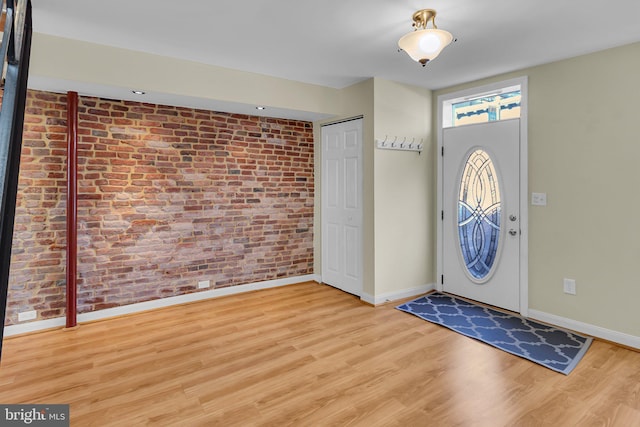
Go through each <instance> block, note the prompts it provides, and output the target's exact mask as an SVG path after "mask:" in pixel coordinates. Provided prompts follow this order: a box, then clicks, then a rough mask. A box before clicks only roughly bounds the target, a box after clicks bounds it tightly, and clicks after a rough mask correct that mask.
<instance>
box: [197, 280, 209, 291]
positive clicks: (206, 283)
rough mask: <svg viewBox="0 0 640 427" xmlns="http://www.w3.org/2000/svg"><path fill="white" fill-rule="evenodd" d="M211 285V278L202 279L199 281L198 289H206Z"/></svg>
mask: <svg viewBox="0 0 640 427" xmlns="http://www.w3.org/2000/svg"><path fill="white" fill-rule="evenodd" d="M210 286H211V282H210V281H209V280H200V281H199V282H198V289H204V288H208V287H210Z"/></svg>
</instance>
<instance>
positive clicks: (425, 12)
mask: <svg viewBox="0 0 640 427" xmlns="http://www.w3.org/2000/svg"><path fill="white" fill-rule="evenodd" d="M435 19H436V11H435V10H433V9H422V10H419V11H417V12H416V13H414V14H413V26H414V27H415V28H416V29H417V30H420V29H422V30H424V29H426V28H427V23H428V22H429V21H431V23H432V24H433V28H438V27H436V21H435Z"/></svg>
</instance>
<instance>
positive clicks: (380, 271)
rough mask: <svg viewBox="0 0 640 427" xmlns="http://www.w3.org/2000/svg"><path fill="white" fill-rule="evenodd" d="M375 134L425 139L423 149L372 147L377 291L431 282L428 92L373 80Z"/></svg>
mask: <svg viewBox="0 0 640 427" xmlns="http://www.w3.org/2000/svg"><path fill="white" fill-rule="evenodd" d="M374 91H375V94H374V110H375V122H374V134H375V137H376V138H381V139H384V138H385V136H388V137H389V138H391V140H393V139H394V138H396V137H397V138H399V141H402V140H403V139H404V138H407V141H408V142H411V141H413V140H414V138H415V142H416V143H417V142H419V141H421V140H422V141H423V143H424V150H423V152H422V153H421V154H418V153H417V152H411V151H394V150H383V149H375V150H374V154H375V155H374V170H375V175H374V178H373V188H374V200H375V202H374V211H375V231H374V233H375V248H376V251H375V278H376V287H375V291H376V294H375V295H384V294H393V293H398V292H399V291H402V290H403V289H410V288H416V287H420V286H424V285H428V284H432V283H433V277H434V276H435V272H434V259H435V256H434V252H433V244H432V242H433V240H434V239H435V235H434V233H433V229H432V226H431V224H434V222H435V220H434V212H435V205H434V202H435V194H434V192H433V186H432V185H431V183H432V182H433V177H432V174H431V172H432V170H433V168H432V165H433V164H435V161H436V160H435V157H434V156H433V154H434V150H433V141H434V140H435V138H432V134H433V132H432V130H431V91H430V90H428V89H424V88H418V87H415V86H410V85H406V84H402V83H396V82H392V81H389V80H383V79H380V78H375V79H374Z"/></svg>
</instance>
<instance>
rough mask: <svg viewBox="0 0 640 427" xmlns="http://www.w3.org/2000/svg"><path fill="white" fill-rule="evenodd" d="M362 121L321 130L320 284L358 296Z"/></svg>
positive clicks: (359, 283)
mask: <svg viewBox="0 0 640 427" xmlns="http://www.w3.org/2000/svg"><path fill="white" fill-rule="evenodd" d="M362 187H363V184H362V119H357V120H351V121H348V122H343V123H337V124H333V125H328V126H324V127H323V128H322V281H323V282H325V283H327V284H329V285H332V286H335V287H336V288H339V289H342V290H343V291H346V292H349V293H351V294H354V295H358V296H360V295H361V293H362Z"/></svg>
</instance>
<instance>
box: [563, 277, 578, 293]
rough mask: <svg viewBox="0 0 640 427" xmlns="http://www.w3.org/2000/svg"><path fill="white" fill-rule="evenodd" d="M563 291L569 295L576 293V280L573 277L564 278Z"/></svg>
mask: <svg viewBox="0 0 640 427" xmlns="http://www.w3.org/2000/svg"><path fill="white" fill-rule="evenodd" d="M564 293H565V294H569V295H575V294H576V281H575V280H573V279H564Z"/></svg>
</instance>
